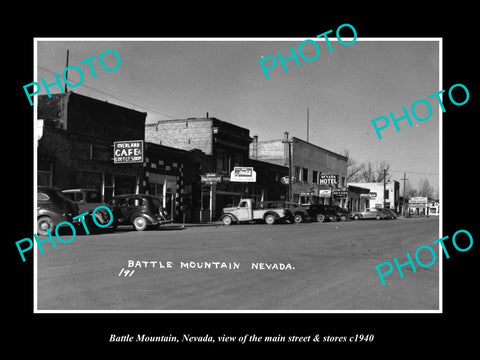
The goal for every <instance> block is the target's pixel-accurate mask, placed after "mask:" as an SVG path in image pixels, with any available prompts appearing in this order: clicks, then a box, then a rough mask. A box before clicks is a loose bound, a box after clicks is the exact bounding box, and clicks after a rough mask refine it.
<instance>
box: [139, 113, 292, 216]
mask: <svg viewBox="0 0 480 360" xmlns="http://www.w3.org/2000/svg"><path fill="white" fill-rule="evenodd" d="M145 139H146V141H148V142H150V143H154V144H158V145H162V146H171V147H175V148H179V149H182V150H185V151H189V152H190V153H191V156H192V160H191V164H190V171H192V174H191V175H192V177H195V176H196V178H197V181H192V183H191V184H190V185H191V188H190V187H189V190H191V193H190V194H191V202H192V209H193V210H192V211H193V215H192V221H207V220H210V219H212V220H215V219H218V218H219V217H220V215H221V211H222V209H223V207H226V206H231V205H233V204H237V203H238V202H239V201H240V199H241V198H242V197H251V198H254V199H256V200H263V199H269V200H277V199H280V198H281V197H284V192H285V187H284V186H283V185H282V184H281V183H280V181H279V179H280V178H281V177H282V176H284V175H286V174H288V169H287V168H285V167H284V166H283V165H275V164H271V163H268V162H262V161H251V160H250V159H249V144H250V142H251V141H252V140H253V139H252V138H251V137H250V131H249V130H248V129H246V128H242V127H240V126H237V125H234V124H231V123H228V122H225V121H222V120H219V119H217V118H213V117H208V116H207V117H205V118H189V119H175V120H160V121H157V122H156V123H153V124H146V125H145ZM234 167H254V169H255V171H256V172H257V181H256V182H255V183H239V182H233V181H230V173H231V171H232V170H233V169H234ZM206 173H216V174H219V175H220V176H221V177H222V182H220V183H218V184H216V185H206V184H205V185H204V184H202V183H201V182H200V176H201V175H202V174H206Z"/></svg>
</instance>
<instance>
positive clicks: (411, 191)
mask: <svg viewBox="0 0 480 360" xmlns="http://www.w3.org/2000/svg"><path fill="white" fill-rule="evenodd" d="M416 196H419V195H418V190H417V189H415V188H414V187H413V186H412V185H410V183H407V184H406V185H405V197H406V198H407V199H411V198H412V197H416Z"/></svg>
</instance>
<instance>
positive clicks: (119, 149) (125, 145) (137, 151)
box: [113, 140, 143, 164]
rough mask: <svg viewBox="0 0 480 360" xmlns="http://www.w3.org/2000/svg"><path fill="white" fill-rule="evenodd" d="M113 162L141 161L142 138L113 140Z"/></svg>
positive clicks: (128, 162)
mask: <svg viewBox="0 0 480 360" xmlns="http://www.w3.org/2000/svg"><path fill="white" fill-rule="evenodd" d="M113 163H114V164H135V163H143V140H127V141H116V142H114V143H113Z"/></svg>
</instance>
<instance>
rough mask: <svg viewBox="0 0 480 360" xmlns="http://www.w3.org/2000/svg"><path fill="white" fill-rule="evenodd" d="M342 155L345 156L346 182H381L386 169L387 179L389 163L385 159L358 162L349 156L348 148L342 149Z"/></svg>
mask: <svg viewBox="0 0 480 360" xmlns="http://www.w3.org/2000/svg"><path fill="white" fill-rule="evenodd" d="M343 156H345V157H347V158H348V160H347V183H349V182H351V183H355V182H382V181H383V176H384V172H383V171H384V170H386V171H387V180H390V177H391V175H390V174H388V170H389V169H390V164H388V163H387V162H386V161H383V160H382V161H380V162H375V163H372V162H371V161H367V162H364V163H361V164H359V163H358V162H357V161H356V160H355V159H353V158H352V157H350V150H348V149H345V150H343Z"/></svg>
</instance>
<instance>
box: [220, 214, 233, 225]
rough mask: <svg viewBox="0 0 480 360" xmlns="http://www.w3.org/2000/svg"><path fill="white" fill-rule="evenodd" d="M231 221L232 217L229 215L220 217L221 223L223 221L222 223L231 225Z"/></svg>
mask: <svg viewBox="0 0 480 360" xmlns="http://www.w3.org/2000/svg"><path fill="white" fill-rule="evenodd" d="M232 222H233V219H232V217H231V216H229V215H227V216H224V217H223V218H222V223H223V225H226V226H228V225H232Z"/></svg>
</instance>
